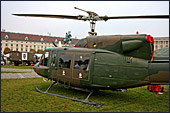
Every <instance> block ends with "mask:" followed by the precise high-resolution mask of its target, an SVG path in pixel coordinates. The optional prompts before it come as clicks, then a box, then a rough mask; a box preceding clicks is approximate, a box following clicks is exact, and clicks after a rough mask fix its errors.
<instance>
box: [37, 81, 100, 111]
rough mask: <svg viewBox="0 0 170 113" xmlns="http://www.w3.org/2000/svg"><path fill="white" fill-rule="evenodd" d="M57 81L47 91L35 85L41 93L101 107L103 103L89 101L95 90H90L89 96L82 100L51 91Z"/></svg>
mask: <svg viewBox="0 0 170 113" xmlns="http://www.w3.org/2000/svg"><path fill="white" fill-rule="evenodd" d="M55 83H57V82H53V83H52V84H51V85H50V86H49V87H48V88H47V90H46V91H41V90H40V89H38V87H37V86H35V88H36V90H37V91H38V92H40V93H44V94H48V95H54V96H57V97H62V98H66V99H70V100H73V101H77V102H82V103H84V104H86V105H90V106H93V107H96V108H99V107H101V106H102V105H103V104H99V103H95V102H90V101H88V99H89V97H90V96H91V95H92V93H93V90H91V91H90V93H89V94H88V96H87V97H86V99H85V100H82V99H77V98H71V97H67V96H63V95H58V94H54V93H49V92H48V91H49V90H50V88H51V87H52V86H53V85H54V84H55Z"/></svg>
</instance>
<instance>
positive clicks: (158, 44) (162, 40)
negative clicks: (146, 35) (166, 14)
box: [154, 37, 169, 50]
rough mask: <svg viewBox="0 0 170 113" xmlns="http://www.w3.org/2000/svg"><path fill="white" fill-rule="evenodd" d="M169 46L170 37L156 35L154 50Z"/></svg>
mask: <svg viewBox="0 0 170 113" xmlns="http://www.w3.org/2000/svg"><path fill="white" fill-rule="evenodd" d="M164 47H169V37H155V38H154V50H157V49H161V48H164Z"/></svg>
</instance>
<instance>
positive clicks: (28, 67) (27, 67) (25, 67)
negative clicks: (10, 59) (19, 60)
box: [1, 65, 33, 69]
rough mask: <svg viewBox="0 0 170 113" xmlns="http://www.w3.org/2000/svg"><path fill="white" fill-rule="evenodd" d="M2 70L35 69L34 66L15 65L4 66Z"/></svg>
mask: <svg viewBox="0 0 170 113" xmlns="http://www.w3.org/2000/svg"><path fill="white" fill-rule="evenodd" d="M1 68H15V69H33V66H14V65H4V66H1Z"/></svg>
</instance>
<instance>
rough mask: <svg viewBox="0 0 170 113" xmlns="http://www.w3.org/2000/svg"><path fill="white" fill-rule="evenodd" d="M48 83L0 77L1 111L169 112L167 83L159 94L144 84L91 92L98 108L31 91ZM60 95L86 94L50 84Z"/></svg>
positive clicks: (32, 79) (85, 94) (52, 90)
mask: <svg viewBox="0 0 170 113" xmlns="http://www.w3.org/2000/svg"><path fill="white" fill-rule="evenodd" d="M50 84H51V82H43V80H42V78H29V79H2V80H1V112H169V85H162V86H164V88H165V91H164V94H163V95H158V94H156V93H151V92H149V91H148V90H147V87H146V86H143V87H138V88H131V89H128V92H126V93H121V92H113V91H111V90H101V91H99V92H98V93H94V94H92V96H91V97H90V98H89V101H93V102H96V103H102V104H104V105H103V106H102V107H100V108H94V107H91V106H87V105H84V104H83V103H80V102H74V101H71V100H68V99H64V98H60V97H56V96H52V95H47V94H42V93H39V92H37V91H36V90H35V88H34V86H35V85H37V86H38V87H39V89H41V90H43V91H45V89H46V88H47V87H48V86H49V85H50ZM49 92H51V93H57V94H60V95H65V96H70V97H74V98H80V99H85V97H86V96H87V94H88V93H85V92H81V91H76V90H68V89H65V88H64V87H63V85H61V84H59V85H54V86H53V87H52V88H51V89H50V91H49Z"/></svg>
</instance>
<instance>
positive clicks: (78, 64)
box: [74, 56, 90, 71]
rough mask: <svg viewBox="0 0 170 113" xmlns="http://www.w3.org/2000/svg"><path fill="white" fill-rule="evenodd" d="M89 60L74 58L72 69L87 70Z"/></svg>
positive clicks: (86, 57) (87, 58) (86, 58)
mask: <svg viewBox="0 0 170 113" xmlns="http://www.w3.org/2000/svg"><path fill="white" fill-rule="evenodd" d="M89 62H90V58H89V57H88V56H75V61H74V69H79V70H85V71H88V70H89Z"/></svg>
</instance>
